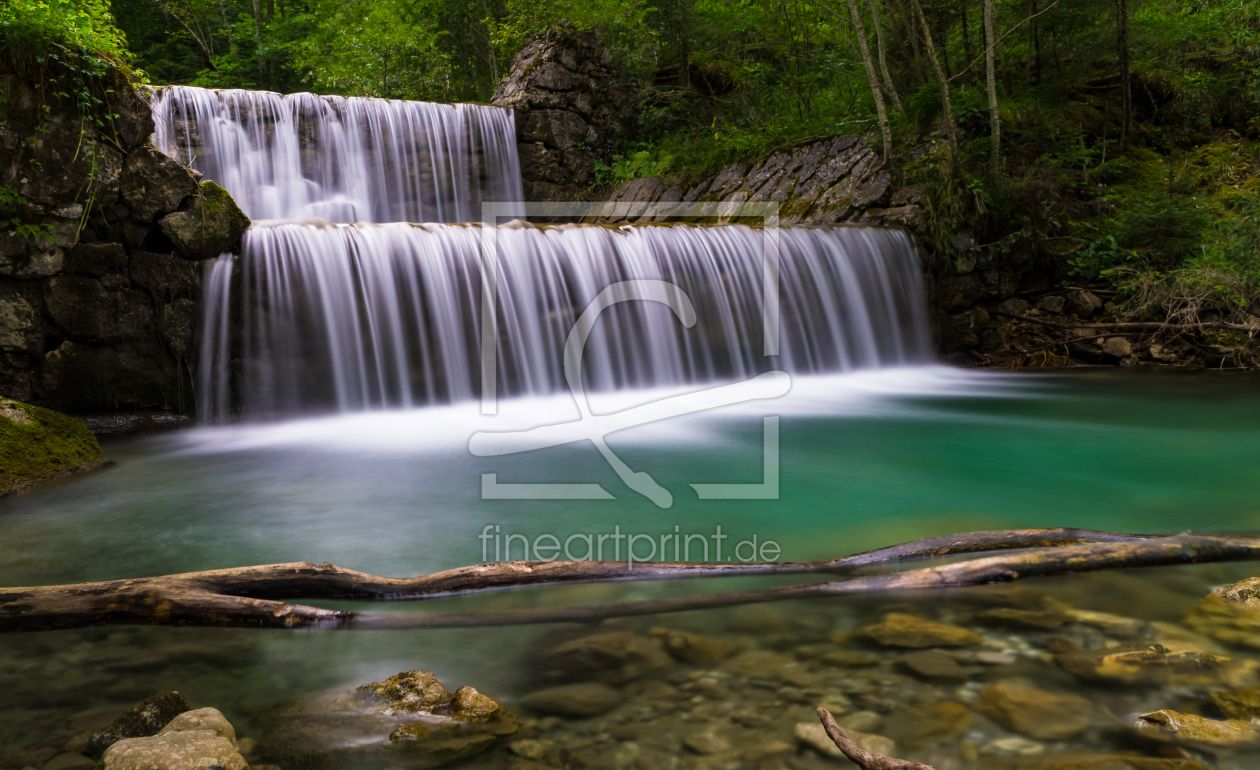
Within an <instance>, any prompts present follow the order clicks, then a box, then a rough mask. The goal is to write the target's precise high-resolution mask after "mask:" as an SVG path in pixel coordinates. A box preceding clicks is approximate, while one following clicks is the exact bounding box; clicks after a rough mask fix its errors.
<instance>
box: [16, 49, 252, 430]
mask: <svg viewBox="0 0 1260 770" xmlns="http://www.w3.org/2000/svg"><path fill="white" fill-rule="evenodd" d="M116 79H117V81H118V82H116V83H114V84H113V86H114V87H113V95H112V96H111V97H110V99H111V102H110V103H108V104H106V105H105V106H104V107H103V108H102V113H103V114H109V115H116V116H117V117H115V118H110V119H108V120H107V121H106V125H105V126H104V127H94V126H93V123H92V122H90V121H85V120H84V119H83V116H82V115H81V114H80V113H79V111H78V109H77V108H76V107H75V106H74V105H73V104H69V103H67V102H66V101H65V100H58V99H56V98H55V97H48V96H46V94H47V93H48V91H49V90H50V89H48V88H47V86H46V85H45V86H44V87H42V88H41V86H40V84H39V83H37V82H35V81H34V80H32V79H31V78H28V77H22V76H18V75H16V74H14V73H12V72H5V71H0V88H2V89H3V92H4V93H5V94H7V95H8V104H7V105H5V112H4V114H3V116H2V119H0V180H4V181H3V182H0V184H4V185H5V186H6V187H7V188H8V189H9V190H10V191H12V192H16V193H17V194H19V195H21V196H22V197H23V198H24V199H25V204H23V205H20V206H13V207H10V208H11V209H12V210H11V211H8V212H6V213H7V214H8V216H6V217H4V218H3V220H2V221H0V394H2V395H4V396H8V397H11V398H14V399H18V400H21V401H27V402H31V403H34V404H37V405H40V406H46V407H51V408H53V409H57V410H60V411H66V412H70V413H80V414H82V413H87V412H117V411H133V410H141V409H159V410H160V409H172V410H174V409H180V408H181V407H182V409H183V410H184V411H185V412H188V411H191V408H192V406H191V405H192V388H191V382H190V365H191V362H193V361H194V359H195V355H194V344H195V343H194V336H195V330H196V324H197V318H198V311H197V301H198V296H199V282H200V269H199V263H198V262H197V260H202V259H207V258H210V257H215V256H218V254H219V253H220V252H224V251H235V250H236V249H237V248H238V247H239V243H240V237H241V234H242V233H243V232H244V230H245V228H246V227H248V225H249V220H248V219H247V218H245V216H244V214H242V213H241V212H240V209H239V208H237V206H236V204H235V202H233V201H232V199H231V197H230V196H228V195H227V193H226V192H224V191H223V190H222V188H219V187H218V186H217V185H215V184H214V183H212V182H206V183H199V181H198V179H197V177H196V176H195V175H194V173H193V172H191V171H189V170H188V169H186V168H184V167H183V166H181V165H180V164H179V163H177V162H175V161H174V160H171V159H170V158H168V157H167V156H165V155H163V154H162V153H161V152H158V151H157V150H156V149H154V148H153V146H152V145H151V144H150V143H149V136H150V135H151V134H152V132H153V120H152V116H151V114H150V111H149V106H148V104H147V103H146V102H145V101H144V99H143V98H141V97H140V96H139V95H137V94H136V92H135V91H133V90H132V89H131V88H130V86H129V84H128V83H127V82H126V81H125V80H123V79H122V78H121V76H117V77H116ZM14 218H15V219H17V220H18V221H19V222H20V223H21V224H23V225H26V226H31V225H37V226H42V227H43V228H45V229H44V230H43V232H44V235H43V236H27V237H24V236H23V235H22V234H19V233H18V232H17V228H16V227H15V226H14V223H13V222H12V221H10V220H11V219H14Z"/></svg>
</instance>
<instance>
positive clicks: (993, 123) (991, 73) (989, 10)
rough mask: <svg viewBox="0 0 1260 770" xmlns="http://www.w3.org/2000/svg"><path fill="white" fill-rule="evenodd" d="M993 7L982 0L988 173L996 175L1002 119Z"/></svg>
mask: <svg viewBox="0 0 1260 770" xmlns="http://www.w3.org/2000/svg"><path fill="white" fill-rule="evenodd" d="M994 5H995V0H984V44H985V46H986V48H985V51H984V76H985V82H986V83H987V85H988V88H989V171H990V172H991V173H994V174H996V173H997V172H998V166H999V162H1000V161H999V158H1000V153H1001V149H1002V118H1001V115H1000V114H999V112H998V96H997V67H996V66H995V64H994V59H995V58H996V57H995V54H996V49H997V31H996V30H995V29H994V18H993V17H994V16H995V15H996V11H995V8H994Z"/></svg>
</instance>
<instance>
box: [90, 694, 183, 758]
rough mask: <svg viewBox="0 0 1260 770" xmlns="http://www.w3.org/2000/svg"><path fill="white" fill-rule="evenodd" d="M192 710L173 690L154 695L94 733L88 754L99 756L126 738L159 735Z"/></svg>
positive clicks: (181, 696)
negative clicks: (181, 715)
mask: <svg viewBox="0 0 1260 770" xmlns="http://www.w3.org/2000/svg"><path fill="white" fill-rule="evenodd" d="M190 708H191V707H190V706H189V705H188V701H187V700H185V699H184V696H183V695H180V694H179V693H177V692H175V691H173V690H171V691H167V692H160V693H157V694H156V695H150V696H149V697H148V698H146V699H145V700H144V702H143V703H141V704H140V705H139V706H136V707H135V708H132V709H128V710H127V711H124V712H123V713H122V715H121V716H119V717H118V718H117V719H115V720H114V722H113V724H111V725H110V726H109V727H106V728H105V729H104V730H101V731H100V732H98V733H96V734H94V735H93V736H92V740H91V741H89V742H88V753H89V754H93V755H98V756H99V755H100V753H101V752H102V751H105V749H107V748H109V747H110V746H112V745H113V744H115V743H117V742H118V741H120V740H123V739H124V738H145V737H148V736H150V735H157V734H158V732H159V731H160V730H162V728H164V727H166V725H167V724H169V723H170V722H171V720H173V719H175V717H177V716H179V715H180V714H182V713H184V712H185V711H188V710H189V709H190Z"/></svg>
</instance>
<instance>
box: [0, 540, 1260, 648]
mask: <svg viewBox="0 0 1260 770" xmlns="http://www.w3.org/2000/svg"><path fill="white" fill-rule="evenodd" d="M1028 549H1032V550H1028ZM1010 550H1019V551H1020V552H1017V553H1012V554H1001V555H996V556H987V557H980V558H972V559H968V560H965V561H960V562H955V563H953V564H946V565H942V566H934V567H925V568H920V569H915V570H908V571H904V572H889V573H884V574H878V575H862V576H858V577H850V578H847V579H842V580H832V581H829V582H824V583H813V584H804V585H794V586H786V587H782V588H773V589H766V590H761V591H740V592H730V593H720V594H708V595H698V596H685V597H677V598H667V599H655V600H648V601H639V602H623V603H618V604H609V605H587V606H577V607H559V608H543V609H530V610H511V611H505V612H472V613H385V612H380V613H356V612H349V611H345V610H329V609H323V608H318V607H310V606H307V605H302V604H290V603H288V602H286V601H283V600H284V599H294V598H306V599H360V600H403V599H426V598H432V597H436V596H449V595H452V594H460V593H474V592H481V591H490V590H498V589H505V588H517V587H523V586H529V585H543V584H556V583H579V582H604V581H626V580H662V579H670V578H697V577H720V576H737V575H743V576H747V575H782V574H804V573H813V572H830V573H852V572H853V571H854V570H856V569H858V568H861V567H874V566H887V565H891V564H896V563H900V562H906V561H918V560H925V559H936V558H941V557H945V556H953V555H958V554H969V553H979V552H986V551H990V552H991V551H1010ZM1255 558H1260V538H1252V537H1214V536H1198V535H1189V534H1183V535H1173V536H1148V535H1129V534H1120V533H1113V532H1095V531H1091V530H1075V529H1041V530H1038V529H1032V530H998V531H992V532H972V533H964V534H959V535H948V536H944V537H936V538H928V539H926V540H918V541H914V542H912V543H905V544H902V545H898V546H893V547H890V548H883V549H878V550H875V551H869V552H866V553H861V554H855V555H853V556H846V557H843V558H839V559H829V560H824V561H818V562H785V563H757V564H667V563H635V564H626V563H622V562H540V561H533V562H501V563H496V564H486V565H476V566H471V567H461V568H459V569H455V570H448V571H446V572H438V573H435V574H432V575H426V576H422V577H417V578H385V577H377V576H375V575H368V574H365V573H362V572H356V571H354V570H347V569H342V568H340V567H337V566H334V565H332V564H319V565H316V564H311V563H309V562H295V563H291V564H273V565H266V566H257V567H240V568H235V569H225V570H212V571H207V572H190V573H184V574H179V575H166V576H161V577H149V578H134V579H127V580H113V581H106V582H99V583H81V584H75V585H62V586H37V587H26V588H0V632H17V631H43V630H52V629H60V628H82V627H86V626H93V625H197V626H232V627H253V628H259V627H262V628H307V629H316V628H320V629H326V628H358V629H401V628H468V627H477V626H500V625H523V624H534V623H591V622H597V621H600V620H604V619H606V618H611V617H626V616H633V615H654V614H660V613H667V612H681V611H685V610H694V609H708V608H715V607H729V606H734V605H739V604H751V603H758V602H770V601H781V600H785V599H807V598H816V597H823V596H836V595H840V594H850V593H878V592H889V591H907V590H922V589H928V588H947V587H958V586H972V585H981V584H985V583H1001V582H1009V581H1011V580H1015V579H1018V578H1021V577H1040V576H1046V575H1063V574H1070V573H1076V572H1089V571H1095V570H1103V569H1121V568H1126V567H1143V566H1157V565H1167V564H1192V563H1200V562H1215V561H1241V560H1248V559H1255Z"/></svg>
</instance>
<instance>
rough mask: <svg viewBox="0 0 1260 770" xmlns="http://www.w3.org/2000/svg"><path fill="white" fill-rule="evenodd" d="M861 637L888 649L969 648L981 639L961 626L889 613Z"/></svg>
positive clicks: (980, 641) (982, 639)
mask: <svg viewBox="0 0 1260 770" xmlns="http://www.w3.org/2000/svg"><path fill="white" fill-rule="evenodd" d="M860 633H861V634H863V635H864V636H867V637H869V638H870V639H873V640H874V641H876V642H878V643H879V644H882V645H885V646H887V647H969V646H971V645H976V644H980V643H982V642H983V641H984V638H983V637H981V636H980V635H979V634H976V633H973V632H971V631H968V630H967V629H965V628H962V627H961V626H954V625H950V624H948V623H937V622H935V621H931V620H924V619H923V618H920V617H918V616H917V615H907V614H904V613H900V612H890V613H888V614H887V615H885V616H884V617H883V620H881V621H880V622H879V623H876V624H875V625H870V626H866V627H864V628H862V629H860Z"/></svg>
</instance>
